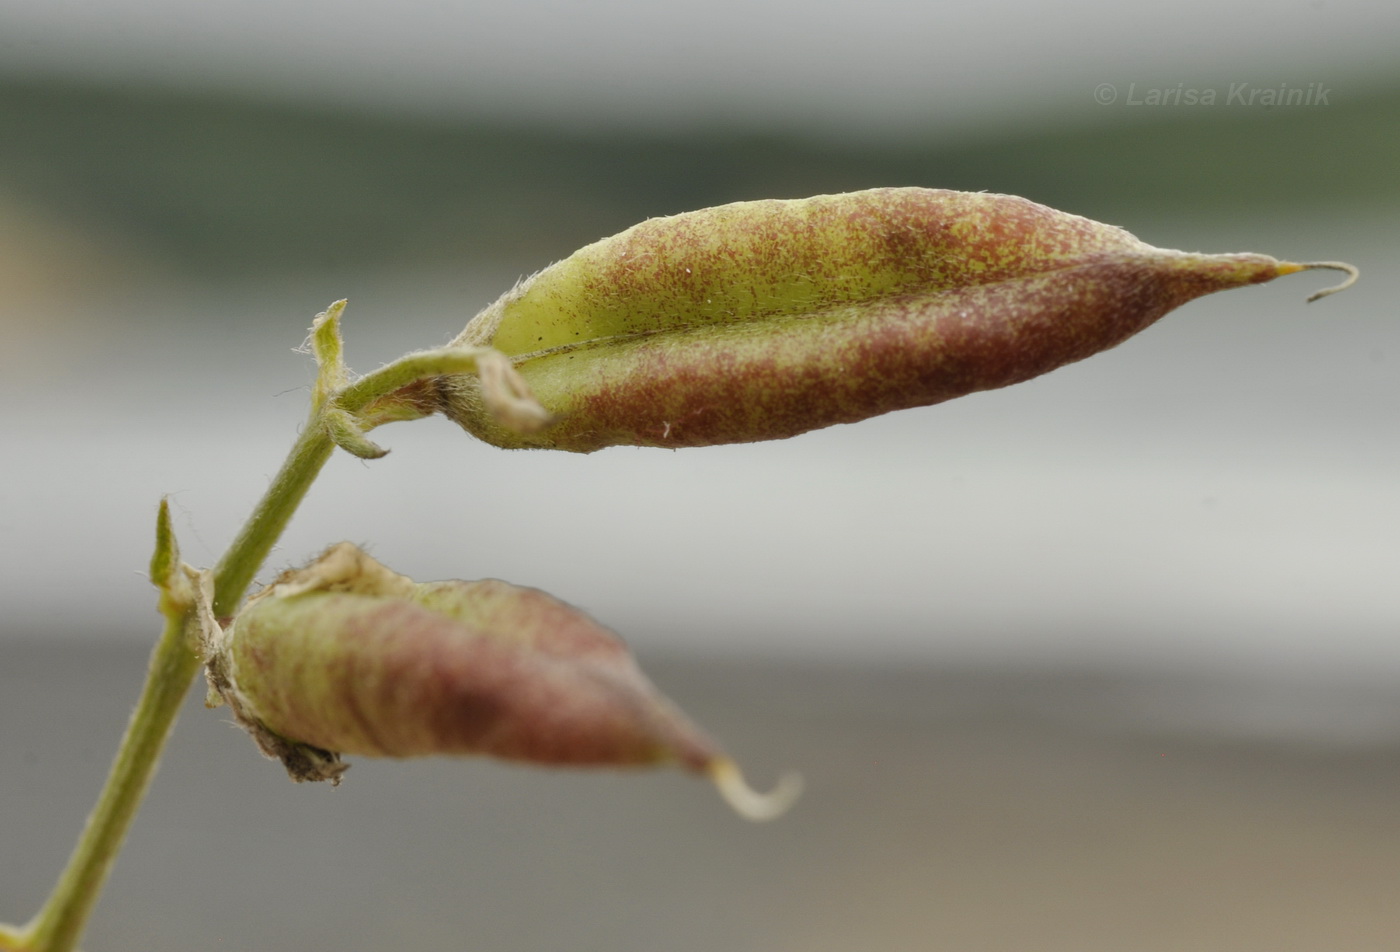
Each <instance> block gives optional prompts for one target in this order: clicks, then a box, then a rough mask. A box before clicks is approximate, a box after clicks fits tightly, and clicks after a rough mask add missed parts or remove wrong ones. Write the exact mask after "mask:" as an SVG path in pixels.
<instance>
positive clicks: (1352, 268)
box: [1278, 261, 1361, 304]
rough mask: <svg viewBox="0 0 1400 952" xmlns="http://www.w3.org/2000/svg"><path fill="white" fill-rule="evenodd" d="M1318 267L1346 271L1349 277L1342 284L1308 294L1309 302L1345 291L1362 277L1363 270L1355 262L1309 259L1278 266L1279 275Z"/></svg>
mask: <svg viewBox="0 0 1400 952" xmlns="http://www.w3.org/2000/svg"><path fill="white" fill-rule="evenodd" d="M1317 268H1326V269H1328V270H1331V271H1345V272H1346V275H1347V278H1346V280H1345V281H1343V282H1342V283H1341V284H1337V285H1333V286H1332V287H1330V288H1323V289H1322V290H1321V291H1316V292H1314V293H1312V294H1310V295H1308V303H1309V304H1311V303H1312V302H1313V301H1316V300H1318V299H1319V298H1325V297H1327V295H1329V294H1336V293H1337V292H1338V291H1345V290H1346V289H1347V288H1349V287H1351V286H1352V285H1353V284H1355V283H1356V279H1357V278H1359V277H1361V270H1360V269H1359V268H1357V267H1356V265H1354V264H1347V263H1346V262H1345V261H1308V262H1303V263H1298V262H1293V261H1284V262H1282V263H1280V264H1279V266H1278V273H1279V276H1280V277H1282V276H1283V275H1285V274H1297V273H1298V272H1299V271H1312V270H1315V269H1317Z"/></svg>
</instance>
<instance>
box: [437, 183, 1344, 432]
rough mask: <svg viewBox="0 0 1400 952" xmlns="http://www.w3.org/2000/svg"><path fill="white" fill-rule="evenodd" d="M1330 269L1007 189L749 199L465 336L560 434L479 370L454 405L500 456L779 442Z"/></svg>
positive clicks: (499, 308)
mask: <svg viewBox="0 0 1400 952" xmlns="http://www.w3.org/2000/svg"><path fill="white" fill-rule="evenodd" d="M1314 267H1328V268H1340V269H1342V270H1346V271H1348V272H1350V273H1351V275H1352V278H1353V279H1354V277H1355V269H1354V268H1352V267H1351V266H1350V265H1341V264H1336V263H1331V262H1324V263H1315V264H1303V265H1299V264H1289V263H1282V262H1279V261H1277V260H1275V259H1273V258H1270V257H1268V256H1266V255H1256V254H1234V255H1205V254H1190V253H1186V252H1180V251H1166V250H1162V249H1159V248H1153V247H1152V246H1150V245H1147V244H1144V243H1143V242H1141V241H1139V240H1138V239H1136V238H1134V237H1133V236H1132V235H1130V234H1128V233H1127V232H1126V231H1123V230H1122V229H1120V228H1115V227H1112V226H1110V225H1103V224H1099V223H1098V222H1093V221H1090V220H1088V219H1086V218H1081V217H1079V216H1077V215H1069V214H1066V213H1064V212H1058V211H1055V210H1053V209H1050V208H1046V207H1045V206H1043V205H1037V204H1035V203H1034V202H1030V201H1027V200H1026V199H1023V198H1016V197H1014V196H1008V195H990V194H985V193H967V192H953V191H944V190H936V189H920V188H891V189H875V190H871V191H866V192H854V193H850V194H845V195H822V196H817V197H815V198H808V199H802V200H794V201H776V200H775V201H759V202H740V203H736V204H732V205H722V206H719V207H716V208H708V209H704V210H701V211H697V212H690V213H688V214H683V215H676V216H673V217H670V218H656V219H651V220H649V221H645V222H642V223H641V224H639V225H636V226H635V227H633V228H630V229H628V230H627V231H624V232H622V233H621V234H618V235H614V236H613V237H611V238H605V239H603V240H602V241H599V242H596V243H594V244H592V245H589V246H587V247H585V248H583V249H581V250H579V251H578V252H576V253H574V254H573V255H571V256H570V257H568V258H566V259H565V260H563V261H561V262H559V263H557V264H555V265H553V266H551V267H549V268H546V269H545V270H544V271H541V272H539V273H538V274H536V275H534V276H533V277H531V278H529V279H527V280H525V281H523V282H521V284H519V285H518V286H517V287H515V288H514V289H513V290H511V291H510V292H508V293H507V294H505V295H504V296H503V297H501V298H500V300H498V301H496V302H495V303H494V304H492V305H491V306H490V307H488V308H486V309H485V310H484V311H482V312H481V313H480V314H478V315H477V316H476V317H475V318H474V319H473V320H472V321H471V323H469V324H468V325H467V328H466V330H465V331H463V332H462V334H461V335H460V336H459V337H458V338H457V340H456V342H455V343H458V344H463V345H472V346H487V345H489V346H491V347H494V348H496V349H497V350H499V351H501V352H502V353H504V354H505V355H507V356H508V357H510V358H511V359H512V361H513V362H514V364H515V367H516V369H517V370H518V371H519V372H520V375H521V377H522V378H523V379H524V381H525V383H526V384H527V385H528V387H529V389H530V391H531V392H532V393H533V394H534V396H535V397H536V398H537V399H538V400H539V402H540V403H541V404H542V405H543V407H544V408H545V409H546V410H547V411H548V412H549V413H551V414H552V415H553V418H554V420H555V422H554V424H553V425H551V426H548V427H545V428H544V429H542V430H540V431H538V432H535V433H528V434H523V433H519V432H514V431H511V430H508V429H506V428H505V427H503V426H501V425H500V424H498V423H497V422H495V421H494V420H493V419H492V418H491V416H490V414H489V413H487V412H486V410H485V407H484V404H483V401H482V398H481V394H480V385H479V382H478V381H477V380H475V379H474V378H471V377H465V376H463V377H456V376H454V377H445V378H441V379H440V381H439V384H438V391H439V394H440V398H441V408H442V411H443V412H444V413H445V414H446V415H447V416H448V417H450V418H451V419H453V420H455V421H456V422H457V423H459V424H460V425H461V426H463V427H464V428H466V429H467V430H468V431H470V432H471V433H473V434H474V435H476V436H478V437H480V438H481V439H483V440H486V441H487V442H489V443H493V444H495V445H497V446H503V447H512V448H515V447H540V448H550V449H562V450H571V451H574V452H582V453H587V452H591V451H593V450H596V449H600V448H602V447H605V446H613V445H640V446H660V447H673V448H674V447H682V446H705V445H711V444H718V443H738V442H750V441H755V440H769V439H782V438H785V437H789V436H795V435H797V434H799V433H803V432H806V431H808V430H813V429H818V428H820V427H825V426H831V425H833V424H836V423H852V422H855V421H858V420H862V419H865V418H867V417H871V416H875V415H878V414H882V413H888V412H890V411H892V410H901V409H907V408H910V407H917V406H927V405H930V404H934V403H940V402H942V401H944V400H948V399H951V398H953V397H958V396H962V395H964V394H968V393H972V392H975V391H979V390H990V389H994V388H997V387H1005V386H1009V385H1011V384H1014V383H1019V382H1021V381H1025V380H1029V379H1030V378H1032V377H1036V376H1038V375H1040V374H1043V373H1046V372H1047V371H1050V370H1053V369H1055V368H1056V367H1060V366H1062V365H1064V364H1067V363H1070V362H1072V361H1076V360H1081V359H1083V358H1085V357H1088V356H1090V355H1092V354H1094V353H1097V352H1098V351H1101V350H1104V349H1106V348H1109V347H1112V346H1114V345H1115V344H1118V343H1120V342H1122V341H1123V340H1125V339H1126V338H1128V337H1130V336H1132V335H1133V334H1136V333H1137V332H1138V331H1140V330H1142V329H1143V328H1145V327H1147V326H1148V325H1149V324H1151V323H1152V322H1154V321H1156V320H1157V319H1158V318H1159V317H1161V316H1162V315H1163V314H1165V313H1166V312H1168V311H1170V310H1172V309H1173V308H1175V307H1178V306H1180V305H1182V304H1184V303H1186V302H1187V301H1190V300H1192V299H1193V298H1196V297H1199V296H1201V295H1203V294H1208V293H1210V292H1212V291H1219V290H1223V289H1226V288H1232V287H1238V286H1241V285H1246V284H1258V283H1260V282H1264V281H1269V280H1271V279H1273V278H1275V277H1278V276H1279V275H1283V274H1290V273H1293V272H1295V271H1299V270H1303V269H1306V268H1314ZM1347 283H1348V284H1349V283H1350V281H1348V282H1347ZM1343 286H1345V285H1343ZM1317 296H1319V295H1314V297H1317Z"/></svg>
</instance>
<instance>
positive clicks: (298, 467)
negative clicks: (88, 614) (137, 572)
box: [0, 414, 335, 952]
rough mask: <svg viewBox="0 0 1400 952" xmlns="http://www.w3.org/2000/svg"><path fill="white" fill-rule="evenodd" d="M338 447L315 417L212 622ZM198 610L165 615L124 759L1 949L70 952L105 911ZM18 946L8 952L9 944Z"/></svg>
mask: <svg viewBox="0 0 1400 952" xmlns="http://www.w3.org/2000/svg"><path fill="white" fill-rule="evenodd" d="M334 449H335V444H334V443H332V442H331V439H330V437H329V436H328V435H327V434H326V431H325V427H324V426H322V425H321V420H320V417H319V414H317V415H316V416H313V418H312V419H311V421H310V422H309V423H308V425H307V427H306V430H305V431H304V432H303V433H302V434H301V436H300V437H299V438H298V439H297V442H296V444H295V445H294V446H293V447H292V451H291V453H290V454H289V455H288V457H287V459H286V461H285V462H284V463H283V464H282V469H281V470H280V471H279V472H278V473H277V475H276V476H275V477H274V478H273V480H272V484H271V485H270V486H268V489H267V492H266V493H265V494H264V495H263V498H262V499H261V500H260V501H259V502H258V505H257V508H255V509H254V510H253V514H252V515H251V516H250V517H249V519H248V521H247V522H246V523H245V524H244V526H243V529H242V531H241V532H240V533H239V534H238V537H237V538H236V539H235V540H234V541H233V544H232V545H231V546H230V547H229V549H228V551H227V552H226V553H225V554H224V557H223V558H222V559H221V560H220V561H219V564H218V566H217V567H216V568H215V570H214V613H215V614H216V615H217V616H218V617H220V618H223V617H226V616H228V615H232V614H233V610H234V608H235V607H236V606H237V605H238V603H239V601H240V600H241V599H242V598H243V593H244V592H245V591H246V590H247V588H248V586H249V584H250V583H251V582H252V580H253V576H254V574H256V572H257V570H258V568H259V567H260V566H261V565H262V563H263V561H264V560H265V559H266V558H267V555H268V553H269V552H271V551H272V547H273V546H274V545H275V544H276V543H277V540H278V538H279V537H280V536H281V535H282V531H283V530H284V529H285V528H286V527H287V523H288V522H290V521H291V518H292V514H293V513H294V512H296V508H297V505H298V504H299V503H300V502H301V501H302V499H303V498H304V497H305V496H306V492H307V490H308V489H310V487H311V484H312V482H313V481H314V480H315V479H316V476H317V474H319V473H320V471H321V467H322V466H324V465H325V463H326V460H328V459H329V458H330V455H331V452H332V451H333V450H334ZM192 614H193V609H190V610H186V611H185V612H171V613H170V614H169V615H167V618H166V625H165V631H164V633H163V634H162V635H161V639H160V641H159V642H158V643H157V644H156V647H155V650H154V651H153V652H152V654H151V662H150V666H149V668H148V671H147V675H146V684H145V687H144V688H143V690H142V692H141V698H140V700H139V701H138V702H137V705H136V710H135V711H134V712H133V713H132V716H131V722H130V723H129V724H128V725H127V729H126V735H125V736H124V737H123V738H122V742H121V747H120V748H118V750H117V756H116V759H115V760H114V761H113V763H112V769H111V771H110V772H109V773H108V775H107V782H106V785H105V786H104V787H103V789H102V793H101V795H100V797H99V798H98V801H97V807H96V808H95V809H94V810H93V812H92V815H91V816H89V817H88V822H87V826H86V828H85V829H84V830H83V835H82V837H81V838H80V839H79V840H78V845H77V847H76V848H75V849H74V850H73V855H72V856H71V857H70V858H69V860H68V866H67V868H66V869H65V870H64V871H63V874H62V876H61V877H60V878H59V881H58V885H57V886H56V887H55V889H54V891H53V892H52V893H51V894H50V895H49V898H48V901H47V902H46V903H45V904H44V908H43V909H42V910H41V911H40V912H39V914H38V915H37V916H36V917H35V918H34V919H33V921H32V922H30V924H29V925H28V926H27V927H25V928H24V929H23V930H20V931H19V932H18V933H15V932H9V934H8V935H7V934H6V930H5V929H4V927H0V948H13V949H15V950H18V952H71V950H72V949H73V948H74V947H75V946H76V944H77V941H78V937H79V936H80V935H81V934H82V931H83V928H84V927H85V926H86V924H87V919H88V916H89V914H90V913H91V912H92V908H93V906H94V905H96V903H97V897H98V895H99V894H100V893H101V891H102V885H103V883H104V882H105V880H106V878H107V873H108V872H109V871H110V869H111V867H112V863H113V861H114V860H115V859H116V855H117V851H118V850H119V849H120V848H121V843H122V840H123V838H124V837H125V836H126V831H127V828H128V827H129V826H130V825H131V821H132V819H133V818H134V817H135V815H136V810H137V807H138V806H139V805H140V803H141V798H142V796H143V795H144V794H145V792H146V787H147V786H148V785H149V783H150V780H151V777H152V776H153V775H154V774H155V771H156V765H157V764H158V763H159V762H160V753H161V749H162V748H163V747H164V746H165V741H166V738H167V737H168V736H169V735H170V729H171V728H172V727H173V726H174V724H175V718H176V716H177V715H178V714H179V711H180V704H181V703H182V702H183V700H184V697H185V695H186V694H187V693H189V689H190V686H191V685H192V684H193V683H194V679H195V675H196V674H198V673H199V669H200V665H201V663H202V660H203V659H202V658H201V657H200V656H199V652H198V651H197V650H196V649H195V647H194V643H193V641H192V639H191V637H190V636H189V634H188V630H189V626H190V625H191V623H192ZM7 939H8V940H10V941H11V942H12V943H13V944H12V945H6V944H5V942H6V940H7Z"/></svg>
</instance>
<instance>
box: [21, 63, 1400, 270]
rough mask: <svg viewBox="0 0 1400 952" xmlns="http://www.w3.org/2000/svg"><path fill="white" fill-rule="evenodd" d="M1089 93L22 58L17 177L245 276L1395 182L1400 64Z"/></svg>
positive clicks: (1298, 193)
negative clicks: (1012, 115)
mask: <svg viewBox="0 0 1400 952" xmlns="http://www.w3.org/2000/svg"><path fill="white" fill-rule="evenodd" d="M1088 115H1089V116H1090V117H1091V119H1092V121H1086V120H1084V119H1082V118H1081V119H1079V120H1076V121H1075V122H1072V123H1071V122H1069V121H1066V122H1064V123H1063V124H1059V125H1056V124H1054V123H1044V124H1041V125H1039V126H1037V127H1036V128H1035V129H1026V130H1018V129H1005V130H1003V131H1002V132H1001V133H1000V134H998V135H994V136H989V135H982V136H980V137H978V138H973V139H969V138H967V137H966V136H959V135H957V134H956V133H957V130H944V131H940V130H938V129H933V128H931V129H929V130H926V134H924V135H922V136H911V137H908V138H906V139H904V140H903V141H901V142H898V143H896V142H880V141H866V142H860V143H854V142H840V143H838V142H831V141H826V142H823V141H818V140H816V139H803V138H800V137H797V136H793V135H776V134H775V135H764V134H759V133H756V132H754V131H751V130H742V129H722V128H715V129H712V130H709V131H708V132H706V133H704V134H687V135H682V134H669V135H667V134H654V135H644V134H621V133H618V132H615V131H609V132H607V133H606V134H604V133H599V134H598V135H596V136H590V135H582V134H578V133H573V132H565V131H549V130H544V129H532V128H526V127H524V126H512V125H508V124H504V123H502V122H499V121H470V120H466V119H463V120H459V121H449V120H446V119H441V118H430V117H422V116H417V117H410V116H403V115H398V116H392V115H387V114H373V113H370V112H360V113H357V112H353V111H349V110H344V109H339V110H338V109H333V108H314V107H309V106H296V105H291V104H286V103H275V102H270V101H254V100H250V99H244V98H239V97H237V96H234V95H232V94H213V93H207V92H204V93H195V92H177V91H173V90H168V89H157V88H139V87H126V88H112V87H99V86H95V85H83V84H79V83H75V82H54V81H43V82H41V81H37V80H22V79H16V78H9V79H0V199H4V198H8V199H9V200H10V202H11V204H18V205H19V206H20V207H22V208H24V209H26V210H27V211H28V212H29V213H30V214H34V215H37V216H39V217H40V218H41V219H43V220H45V221H53V222H58V223H60V224H61V225H62V226H63V227H64V228H67V229H70V230H73V231H75V232H77V233H81V234H84V235H92V236H96V240H97V241H98V242H99V243H100V244H103V245H106V246H111V247H116V248H119V249H120V250H121V253H122V254H123V255H125V256H127V257H130V258H133V259H135V260H140V261H144V262H147V263H150V264H151V265H153V266H154V267H155V268H156V269H157V270H158V271H160V272H164V273H167V274H173V275H179V276H182V277H185V278H190V279H194V280H196V281H201V280H216V281H226V280H229V279H234V280H237V279H240V278H243V279H259V278H265V277H268V276H277V275H283V276H286V275H295V274H298V273H304V272H307V271H320V270H327V269H333V270H342V269H347V268H360V267H384V268H399V267H406V266H408V267H413V268H424V267H426V268H430V269H434V268H439V267H451V266H453V264H454V263H456V262H460V261H462V260H467V259H470V258H477V259H480V258H485V257H490V258H495V259H500V258H514V257H517V256H521V257H525V258H527V259H528V260H532V261H537V262H538V263H539V264H541V265H542V264H544V263H547V262H548V261H549V260H551V259H553V258H557V257H560V256H562V255H564V254H567V253H568V252H569V251H570V250H572V249H573V248H575V247H577V246H579V245H581V244H584V243H586V242H588V241H591V240H594V239H596V238H598V237H601V236H603V235H606V234H610V233H612V232H615V231H617V230H620V229H621V228H624V227H626V226H627V225H629V224H631V223H633V222H635V221H638V220H640V219H642V218H645V217H648V216H653V215H663V214H671V213H675V212H679V211H684V210H687V209H691V208H697V207H703V206H705V205H712V204H717V203H721V202H727V201H735V200H741V199H752V198H759V197H796V196H802V195H808V194H815V193H820V192H834V191H845V190H851V189H859V188H867V187H872V186H877V185H924V186H937V187H946V188H956V189H969V190H989V191H998V192H1011V193H1016V194H1022V195H1026V196H1028V197H1031V198H1034V199H1035V200H1037V201H1040V202H1043V203H1045V204H1048V205H1052V206H1055V207H1058V208H1062V209H1065V210H1069V211H1074V212H1078V213H1081V214H1084V215H1087V216H1089V217H1094V218H1100V219H1103V220H1107V221H1114V222H1117V221H1123V220H1124V219H1125V209H1134V210H1142V211H1144V212H1146V213H1152V212H1159V211H1170V212H1171V213H1172V214H1176V215H1182V216H1197V217H1206V216H1208V217H1211V218H1229V217H1236V216H1240V215H1245V214H1258V213H1261V212H1263V211H1266V210H1267V209H1268V208H1270V207H1273V206H1278V205H1282V204H1287V205H1288V207H1290V208H1291V209H1294V210H1297V209H1298V208H1299V207H1304V208H1307V207H1314V206H1315V207H1335V206H1337V205H1347V206H1355V207H1358V208H1362V207H1366V206H1370V205H1373V204H1376V203H1393V202H1394V201H1395V200H1396V198H1397V197H1398V196H1400V182H1398V181H1397V177H1396V174H1395V173H1396V170H1397V169H1400V83H1397V84H1394V85H1391V86H1388V87H1387V86H1385V85H1383V84H1382V85H1378V86H1376V87H1373V88H1372V89H1370V90H1369V91H1365V90H1354V89H1349V90H1347V91H1346V95H1341V94H1335V93H1334V94H1333V96H1332V98H1331V104H1330V105H1326V106H1313V107H1292V108H1287V107H1276V108H1264V107H1251V108H1242V107H1230V106H1215V107H1211V108H1197V109H1194V110H1193V109H1191V108H1189V107H1178V108H1170V107H1159V108H1141V109H1133V108H1131V107H1118V108H1111V107H1105V108H1104V109H1103V111H1102V112H1096V113H1090V114H1088ZM3 207H4V206H0V209H3ZM0 213H3V212H0Z"/></svg>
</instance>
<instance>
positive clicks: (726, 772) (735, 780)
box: [706, 757, 802, 823]
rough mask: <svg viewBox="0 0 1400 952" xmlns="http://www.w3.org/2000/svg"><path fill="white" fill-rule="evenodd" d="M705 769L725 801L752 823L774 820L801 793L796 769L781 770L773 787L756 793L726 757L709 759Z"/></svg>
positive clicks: (737, 768)
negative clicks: (784, 771)
mask: <svg viewBox="0 0 1400 952" xmlns="http://www.w3.org/2000/svg"><path fill="white" fill-rule="evenodd" d="M706 772H707V773H708V774H709V775H710V779H711V780H712V781H714V785H715V787H716V788H717V789H718V790H719V795H720V796H721V797H723V798H724V802H725V803H728V804H729V806H730V808H731V809H733V810H734V812H735V813H737V814H739V815H740V816H741V817H743V818H744V819H746V820H752V821H753V822H755V823H764V822H767V821H768V820H776V819H777V818H778V817H780V816H782V815H783V814H784V813H786V812H787V811H788V809H789V808H790V807H791V806H792V805H793V803H795V802H796V801H797V798H798V797H799V796H801V795H802V777H801V775H800V774H796V773H785V774H783V775H782V777H780V778H779V779H778V783H777V785H776V786H775V787H773V789H772V790H770V791H768V792H767V793H759V792H758V791H757V790H755V789H753V788H752V787H750V786H749V784H748V781H746V780H745V779H744V774H743V772H742V771H740V770H739V765H738V764H736V763H735V762H734V761H732V760H729V759H728V758H724V757H722V758H720V759H718V760H714V761H711V763H710V765H709V766H708V767H707V768H706Z"/></svg>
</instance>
